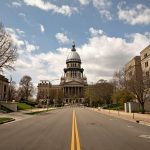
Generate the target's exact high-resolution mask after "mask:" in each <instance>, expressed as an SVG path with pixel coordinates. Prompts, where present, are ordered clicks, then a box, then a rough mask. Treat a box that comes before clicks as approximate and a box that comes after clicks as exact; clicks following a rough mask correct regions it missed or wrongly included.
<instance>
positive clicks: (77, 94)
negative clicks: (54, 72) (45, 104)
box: [38, 44, 87, 104]
mask: <svg viewBox="0 0 150 150" xmlns="http://www.w3.org/2000/svg"><path fill="white" fill-rule="evenodd" d="M81 64H82V62H81V58H80V56H79V54H78V53H77V51H76V48H75V44H73V45H72V49H71V51H70V52H69V54H68V57H67V59H66V68H64V75H63V76H62V77H61V79H60V84H59V85H52V84H51V83H50V82H48V81H47V80H41V82H40V83H39V84H38V99H51V96H50V95H51V91H52V89H55V90H56V91H57V92H58V91H60V90H62V93H63V103H69V104H73V103H83V102H84V91H85V87H86V86H87V78H86V77H85V76H84V75H83V72H84V69H83V68H82V67H81ZM57 94H58V93H57ZM56 98H57V97H56Z"/></svg>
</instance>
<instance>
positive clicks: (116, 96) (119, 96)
mask: <svg viewBox="0 0 150 150" xmlns="http://www.w3.org/2000/svg"><path fill="white" fill-rule="evenodd" d="M134 99H135V96H134V94H132V93H131V92H129V91H128V90H126V89H124V90H118V91H117V92H115V93H113V95H112V100H113V102H114V103H120V104H123V103H126V102H131V101H133V100H134Z"/></svg>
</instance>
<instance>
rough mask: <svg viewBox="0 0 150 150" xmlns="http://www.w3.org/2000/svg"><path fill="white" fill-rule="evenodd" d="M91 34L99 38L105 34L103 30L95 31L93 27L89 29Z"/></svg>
mask: <svg viewBox="0 0 150 150" xmlns="http://www.w3.org/2000/svg"><path fill="white" fill-rule="evenodd" d="M89 32H90V34H91V36H98V35H102V34H104V32H103V30H101V29H100V30H97V29H94V28H93V27H91V28H89Z"/></svg>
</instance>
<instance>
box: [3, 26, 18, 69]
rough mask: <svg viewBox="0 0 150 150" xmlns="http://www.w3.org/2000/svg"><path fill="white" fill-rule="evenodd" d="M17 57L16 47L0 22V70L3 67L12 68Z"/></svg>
mask: <svg viewBox="0 0 150 150" xmlns="http://www.w3.org/2000/svg"><path fill="white" fill-rule="evenodd" d="M16 59H17V48H16V46H15V44H14V42H13V41H12V39H11V36H10V35H9V34H8V33H7V32H6V30H5V28H4V27H3V25H2V24H0V72H2V71H3V69H4V68H5V69H8V70H14V66H13V63H14V62H15V61H16Z"/></svg>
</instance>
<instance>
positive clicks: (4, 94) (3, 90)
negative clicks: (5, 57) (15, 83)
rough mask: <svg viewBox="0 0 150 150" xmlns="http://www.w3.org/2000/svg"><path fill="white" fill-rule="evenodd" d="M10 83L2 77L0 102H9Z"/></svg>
mask: <svg viewBox="0 0 150 150" xmlns="http://www.w3.org/2000/svg"><path fill="white" fill-rule="evenodd" d="M8 86H9V81H8V79H7V78H5V77H4V76H3V75H0V101H5V100H7V97H8Z"/></svg>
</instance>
